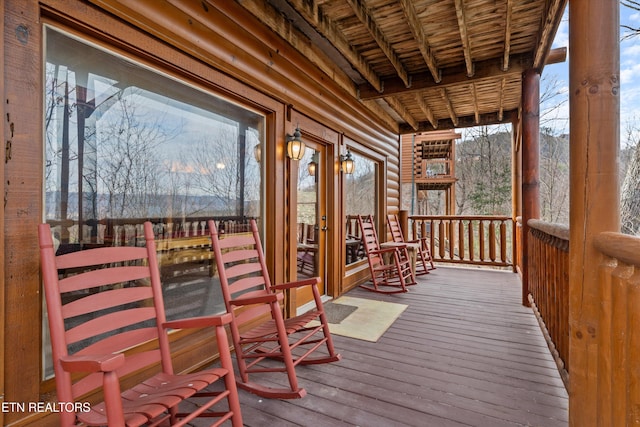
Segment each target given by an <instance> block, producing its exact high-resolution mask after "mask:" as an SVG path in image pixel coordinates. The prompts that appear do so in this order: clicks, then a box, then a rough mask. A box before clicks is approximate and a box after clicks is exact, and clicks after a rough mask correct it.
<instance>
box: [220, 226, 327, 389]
mask: <svg viewBox="0 0 640 427" xmlns="http://www.w3.org/2000/svg"><path fill="white" fill-rule="evenodd" d="M209 231H210V233H211V242H212V246H213V250H214V256H215V260H216V265H217V267H218V274H219V275H220V284H221V287H222V295H223V297H224V300H225V305H226V307H227V312H228V313H231V314H232V315H233V321H232V322H231V335H232V338H233V343H234V348H235V353H236V362H237V365H238V371H239V374H240V375H239V376H238V378H237V384H238V387H241V388H243V389H245V390H248V391H250V392H251V393H254V394H257V395H259V396H262V397H268V398H280V399H293V398H300V397H303V396H305V394H306V391H305V389H304V388H302V387H300V386H299V385H298V380H297V376H296V371H295V367H296V366H297V365H299V364H301V365H304V364H315V363H327V362H335V361H337V360H340V355H339V354H338V353H336V351H335V348H334V346H333V340H332V339H331V334H330V332H329V325H328V323H327V319H326V316H325V313H324V307H323V304H322V300H321V297H320V292H319V290H318V283H319V282H320V279H319V278H317V277H313V278H310V279H305V280H300V281H297V282H291V283H284V284H281V285H272V284H271V280H270V278H269V273H268V271H267V266H266V262H265V258H264V253H263V251H262V244H261V242H260V235H259V233H258V228H257V226H256V222H255V221H254V220H252V221H251V235H229V234H225V235H224V238H220V237H219V235H218V231H217V228H216V224H215V222H214V221H209ZM305 286H308V287H311V290H312V293H313V300H314V303H315V307H314V308H313V309H312V310H310V311H308V312H306V313H304V314H301V315H299V316H295V317H291V318H288V319H284V316H283V314H282V307H281V302H282V301H283V299H284V294H283V291H286V290H293V291H295V290H296V289H297V288H300V287H305ZM313 320H316V321H317V324H313V325H310V324H309V323H310V322H311V321H313ZM270 360H271V361H276V362H277V363H275V364H274V363H269V361H270ZM274 372H280V373H286V374H287V379H288V387H279V386H268V385H266V383H265V382H257V381H255V380H252V379H251V378H253V377H255V376H256V375H254V374H265V373H274ZM250 375H251V378H250Z"/></svg>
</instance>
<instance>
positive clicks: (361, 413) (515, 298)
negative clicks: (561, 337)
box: [240, 267, 568, 427]
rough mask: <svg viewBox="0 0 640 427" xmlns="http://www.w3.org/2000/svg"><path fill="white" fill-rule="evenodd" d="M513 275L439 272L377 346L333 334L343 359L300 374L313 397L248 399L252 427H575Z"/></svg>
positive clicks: (396, 298)
mask: <svg viewBox="0 0 640 427" xmlns="http://www.w3.org/2000/svg"><path fill="white" fill-rule="evenodd" d="M520 292H521V291H520V285H519V281H518V279H517V276H516V275H515V274H513V273H510V272H502V271H493V270H477V269H462V268H447V267H439V268H438V269H437V270H435V271H433V272H432V273H431V274H429V275H427V276H422V278H420V279H419V283H418V285H416V286H413V287H411V291H410V292H409V293H407V294H396V295H380V294H374V293H371V292H367V291H365V290H362V289H357V290H354V291H352V292H350V293H349V294H348V295H349V296H354V297H359V298H369V299H381V300H386V301H393V302H399V303H402V304H408V305H409V307H408V308H407V310H406V311H405V312H404V313H403V314H402V315H401V316H400V318H399V319H398V320H396V321H395V323H394V324H393V325H392V326H391V327H390V328H389V329H388V330H387V332H386V333H385V334H384V335H383V336H382V337H381V338H380V339H379V340H378V342H376V343H372V342H367V341H361V340H357V339H352V338H345V337H342V336H337V335H334V340H335V344H336V347H337V348H338V349H339V351H340V353H341V354H342V360H341V361H340V362H337V363H333V364H328V365H315V366H305V367H300V368H298V370H297V372H298V375H299V381H300V383H301V385H302V386H303V387H305V388H306V389H307V392H308V394H307V396H306V397H305V398H303V399H298V400H288V401H284V400H269V399H262V398H259V397H257V396H253V395H251V394H248V393H245V392H243V391H241V392H240V393H241V404H242V410H243V418H244V423H245V425H247V426H256V427H257V426H314V427H318V426H347V425H349V426H366V427H373V426H385V427H386V426H436V427H439V426H491V427H499V426H517V425H527V426H529V425H530V426H541V427H553V426H566V425H567V406H568V399H567V393H566V391H565V388H564V386H563V383H562V381H561V379H560V376H559V375H558V373H557V370H556V367H555V364H554V362H553V360H552V358H551V356H550V354H549V351H548V349H547V346H546V343H545V341H544V339H543V337H542V334H541V332H540V329H539V327H538V324H537V322H536V319H535V317H534V316H533V314H532V312H531V310H530V309H527V308H524V307H522V306H521V305H520V301H521V297H520Z"/></svg>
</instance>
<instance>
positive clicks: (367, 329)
mask: <svg viewBox="0 0 640 427" xmlns="http://www.w3.org/2000/svg"><path fill="white" fill-rule="evenodd" d="M330 304H336V305H338V304H343V305H347V306H352V307H356V309H355V310H354V311H353V312H352V313H351V314H349V315H348V316H347V317H345V318H344V319H342V320H341V321H340V322H339V323H329V329H330V330H331V333H332V334H335V335H342V336H344V337H349V338H356V339H359V340H364V341H371V342H376V341H378V339H379V338H380V337H381V336H382V334H384V333H385V332H386V331H387V329H389V327H390V326H391V325H393V322H395V320H396V319H397V318H398V317H400V315H401V314H402V312H403V311H404V310H405V309H406V308H407V307H408V306H407V305H405V304H397V303H393V302H383V301H374V300H370V299H364V298H353V297H348V296H343V297H340V298H338V299H335V300H333V301H331V303H330Z"/></svg>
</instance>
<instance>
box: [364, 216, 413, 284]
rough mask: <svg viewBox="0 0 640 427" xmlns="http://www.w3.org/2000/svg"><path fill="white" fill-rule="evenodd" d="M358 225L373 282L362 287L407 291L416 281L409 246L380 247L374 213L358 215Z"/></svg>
mask: <svg viewBox="0 0 640 427" xmlns="http://www.w3.org/2000/svg"><path fill="white" fill-rule="evenodd" d="M358 225H359V226H360V231H361V232H362V243H363V245H364V251H365V255H366V257H367V261H368V262H369V271H370V272H371V282H372V285H369V284H363V285H360V287H361V288H364V289H366V290H368V291H373V292H379V293H383V294H397V293H401V292H407V286H408V285H415V283H416V281H415V278H414V277H413V271H412V270H411V262H410V260H409V254H408V252H407V248H406V247H403V246H396V247H390V248H380V244H379V243H378V234H377V233H376V229H375V226H374V224H373V216H372V215H369V216H367V217H366V218H363V217H362V216H361V215H358ZM385 256H386V258H387V260H386V261H385Z"/></svg>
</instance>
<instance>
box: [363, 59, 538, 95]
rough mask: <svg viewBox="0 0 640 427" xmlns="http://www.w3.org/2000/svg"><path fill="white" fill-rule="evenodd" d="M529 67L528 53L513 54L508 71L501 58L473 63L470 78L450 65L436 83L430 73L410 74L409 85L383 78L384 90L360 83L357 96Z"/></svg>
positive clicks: (464, 80)
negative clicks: (473, 66) (503, 66)
mask: <svg viewBox="0 0 640 427" xmlns="http://www.w3.org/2000/svg"><path fill="white" fill-rule="evenodd" d="M529 68H531V60H530V58H529V55H526V54H520V55H513V56H512V57H511V61H510V67H509V70H508V71H503V70H502V59H501V58H500V59H490V60H486V61H481V62H476V63H475V74H474V76H473V77H472V78H469V77H467V74H466V70H465V69H464V68H461V67H452V68H448V69H444V70H442V80H441V82H440V83H436V82H435V81H434V80H433V77H432V76H431V74H430V73H419V74H412V75H411V87H409V88H407V87H405V85H404V83H403V82H402V80H400V79H398V78H391V79H385V80H383V86H384V90H383V91H382V92H381V91H378V90H376V89H375V88H372V87H371V85H368V84H361V85H359V86H358V93H359V97H360V99H362V100H366V99H374V98H382V97H385V96H393V95H400V94H403V93H412V92H420V91H424V90H425V89H431V88H435V87H447V86H452V85H458V84H469V83H473V82H479V81H482V80H485V79H495V78H496V76H503V77H504V76H506V75H508V74H522V73H523V72H524V71H525V70H527V69H529Z"/></svg>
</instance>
